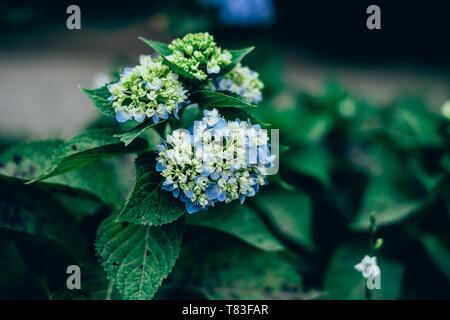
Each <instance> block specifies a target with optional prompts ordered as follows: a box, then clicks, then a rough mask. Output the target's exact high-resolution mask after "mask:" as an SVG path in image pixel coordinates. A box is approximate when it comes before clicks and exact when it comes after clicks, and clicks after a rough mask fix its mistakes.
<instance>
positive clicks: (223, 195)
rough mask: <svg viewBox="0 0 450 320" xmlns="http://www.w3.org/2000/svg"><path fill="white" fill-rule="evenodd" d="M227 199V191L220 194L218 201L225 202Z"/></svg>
mask: <svg viewBox="0 0 450 320" xmlns="http://www.w3.org/2000/svg"><path fill="white" fill-rule="evenodd" d="M226 197H227V192H226V191H225V190H222V192H220V193H219V195H218V197H217V200H219V201H220V202H222V201H224V200H225V198H226Z"/></svg>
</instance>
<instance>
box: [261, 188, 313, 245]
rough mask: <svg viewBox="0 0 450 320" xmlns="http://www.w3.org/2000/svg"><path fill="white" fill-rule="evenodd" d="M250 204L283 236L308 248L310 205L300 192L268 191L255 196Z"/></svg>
mask: <svg viewBox="0 0 450 320" xmlns="http://www.w3.org/2000/svg"><path fill="white" fill-rule="evenodd" d="M252 204H253V205H255V206H256V207H258V208H259V209H260V210H261V212H264V214H266V215H267V217H268V218H269V220H270V221H271V223H272V224H273V225H274V227H275V228H276V229H278V230H279V231H280V232H281V233H282V234H283V235H284V236H286V237H287V238H289V239H290V240H292V241H295V242H296V243H298V244H300V245H302V246H304V247H306V248H308V249H312V248H313V247H314V245H313V242H312V239H311V203H310V201H309V198H308V196H306V195H305V194H304V193H301V192H289V191H285V190H279V189H277V190H274V189H269V190H265V191H264V192H262V193H261V194H260V195H258V196H257V199H255V200H254V201H253V199H252Z"/></svg>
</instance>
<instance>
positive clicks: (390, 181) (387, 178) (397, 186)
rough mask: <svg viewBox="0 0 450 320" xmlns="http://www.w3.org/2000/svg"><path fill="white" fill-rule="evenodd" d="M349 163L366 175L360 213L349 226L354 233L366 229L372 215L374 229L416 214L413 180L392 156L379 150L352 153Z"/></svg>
mask: <svg viewBox="0 0 450 320" xmlns="http://www.w3.org/2000/svg"><path fill="white" fill-rule="evenodd" d="M352 159H353V161H354V162H355V163H356V164H357V165H358V166H360V167H361V168H363V169H365V170H367V171H368V173H369V176H370V178H369V181H368V185H367V187H366V190H365V192H364V196H363V199H362V203H361V207H360V210H359V212H358V214H357V216H356V218H355V219H354V221H353V222H352V224H351V228H352V229H354V230H364V229H365V230H368V227H369V224H370V222H369V215H370V214H371V213H372V212H374V213H375V215H376V224H377V226H378V227H382V226H385V225H391V224H394V223H398V222H400V221H403V220H404V219H406V218H407V217H409V216H410V215H411V214H413V213H415V212H417V211H418V209H419V206H420V204H421V198H420V197H419V196H418V195H416V196H413V195H412V194H413V193H414V192H415V190H414V181H413V180H412V179H411V175H408V171H406V170H405V166H402V164H401V162H400V161H399V160H398V158H397V157H396V155H395V154H393V153H392V152H390V151H389V150H387V149H386V148H385V147H383V148H381V147H380V148H378V147H377V148H373V149H370V150H369V151H368V152H366V153H363V152H362V153H355V155H354V156H353V158H352Z"/></svg>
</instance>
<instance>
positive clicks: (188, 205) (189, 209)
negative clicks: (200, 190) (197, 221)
mask: <svg viewBox="0 0 450 320" xmlns="http://www.w3.org/2000/svg"><path fill="white" fill-rule="evenodd" d="M201 208H202V207H201V206H199V205H198V204H195V203H193V202H192V201H188V202H186V210H187V212H188V213H189V214H191V213H194V212H197V211H200V209H201Z"/></svg>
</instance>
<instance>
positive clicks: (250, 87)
mask: <svg viewBox="0 0 450 320" xmlns="http://www.w3.org/2000/svg"><path fill="white" fill-rule="evenodd" d="M208 88H209V89H212V90H216V91H228V92H232V93H235V94H237V95H240V96H242V97H244V98H245V99H247V100H248V101H249V102H250V103H258V102H260V101H261V100H262V93H261V90H262V89H263V88H264V84H263V83H262V81H261V80H259V74H258V73H257V72H255V71H253V70H250V69H249V68H248V67H243V66H242V65H241V64H240V63H238V64H237V65H236V67H235V68H234V69H233V70H232V71H231V72H228V73H227V74H225V75H224V76H222V77H219V78H217V79H215V80H214V81H213V82H212V83H210V84H209V85H208Z"/></svg>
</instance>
